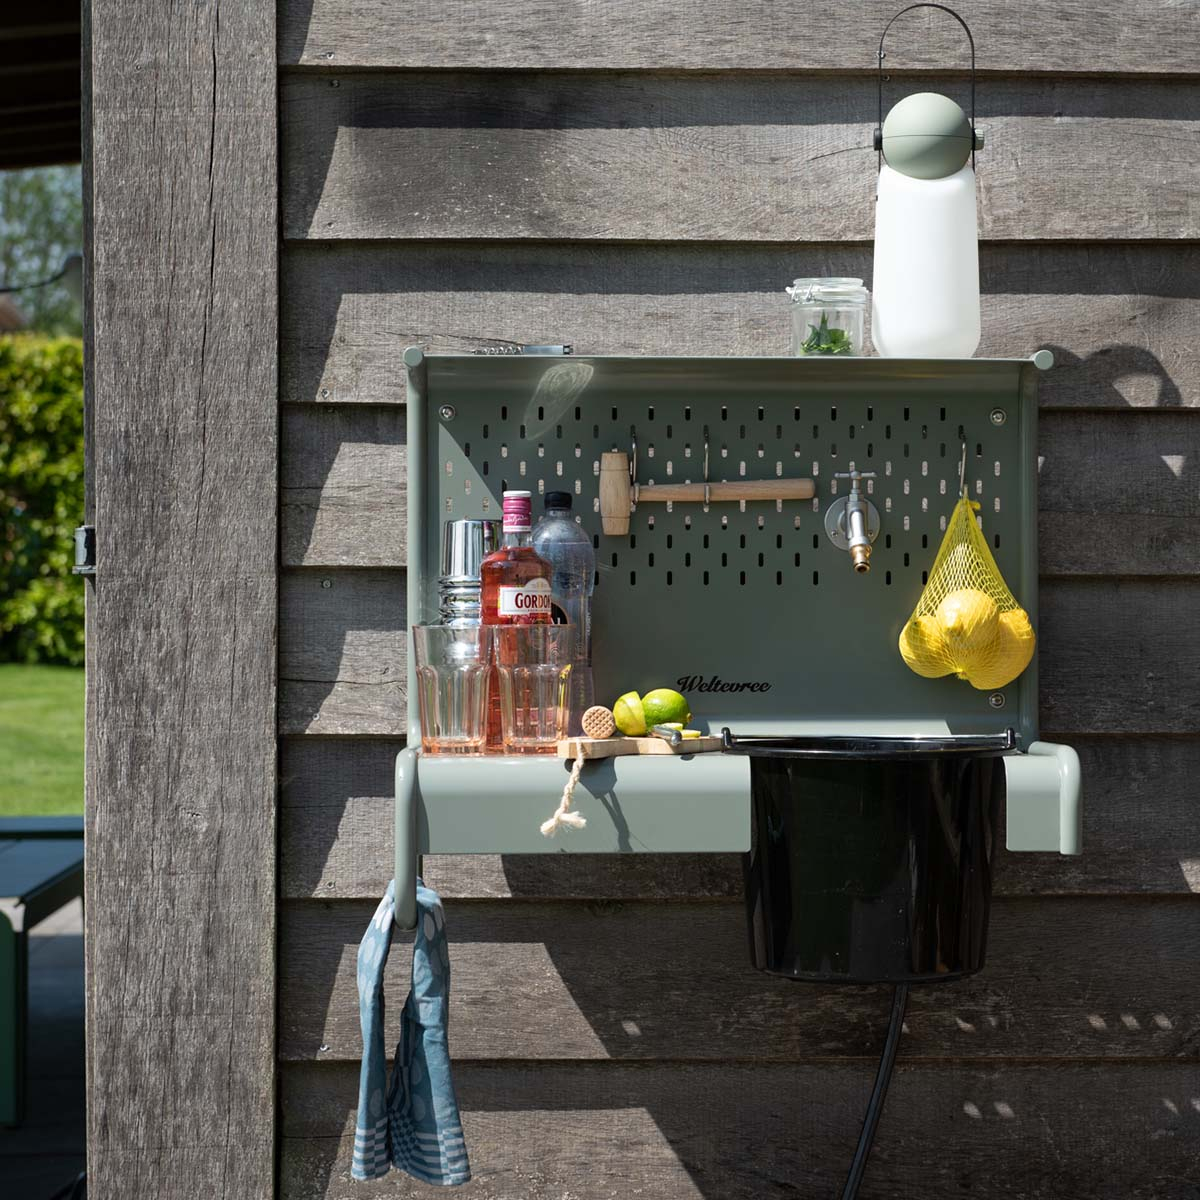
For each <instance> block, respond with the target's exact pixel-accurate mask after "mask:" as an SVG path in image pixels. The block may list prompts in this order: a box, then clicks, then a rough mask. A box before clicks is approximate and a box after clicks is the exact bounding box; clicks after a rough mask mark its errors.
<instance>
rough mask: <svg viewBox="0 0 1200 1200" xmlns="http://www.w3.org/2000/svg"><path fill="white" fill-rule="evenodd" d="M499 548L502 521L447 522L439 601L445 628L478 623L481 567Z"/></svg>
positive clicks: (469, 520) (439, 582)
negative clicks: (446, 626)
mask: <svg viewBox="0 0 1200 1200" xmlns="http://www.w3.org/2000/svg"><path fill="white" fill-rule="evenodd" d="M499 545H500V523H499V521H484V520H480V519H477V518H470V519H466V520H459V521H447V522H446V524H445V527H444V528H443V530H442V570H441V576H440V577H439V579H438V600H439V607H440V611H441V619H442V624H443V625H478V624H479V567H480V564H481V563H482V562H483V560H484V559H485V558H486V557H487V556H488V555H489V554H491V552H492V551H493V550H495V549H496V547H497V546H499Z"/></svg>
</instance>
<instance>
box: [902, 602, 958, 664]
mask: <svg viewBox="0 0 1200 1200" xmlns="http://www.w3.org/2000/svg"><path fill="white" fill-rule="evenodd" d="M900 657H901V658H903V659H904V661H905V662H906V663H907V664H908V666H909V669H910V670H912V671H915V672H916V673H917V674H918V675H922V676H924V678H926V679H937V678H938V677H939V676H941V675H949V674H950V672H951V671H953V670H954V667H953V666H952V665H951V662H950V655H949V652H948V651H947V649H946V642H945V639H944V638H943V637H942V630H941V627H940V626H939V625H938V623H937V621H935V620H934V619H933V617H931V616H928V615H926V616H923V617H917V618H916V620H914V621H909V622H908V624H907V625H905V626H904V628H903V629H902V630H900Z"/></svg>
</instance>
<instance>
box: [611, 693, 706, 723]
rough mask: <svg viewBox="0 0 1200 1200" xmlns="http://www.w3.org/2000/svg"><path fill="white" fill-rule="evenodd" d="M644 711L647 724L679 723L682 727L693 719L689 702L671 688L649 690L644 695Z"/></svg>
mask: <svg viewBox="0 0 1200 1200" xmlns="http://www.w3.org/2000/svg"><path fill="white" fill-rule="evenodd" d="M618 703H619V701H618ZM642 711H643V713H644V714H645V717H646V724H647V725H668V724H677V725H679V727H680V728H682V727H683V726H684V725H686V724H687V723H688V722H689V721H690V720H691V719H692V713H691V709H689V708H688V702H687V701H686V700H685V699H684V698H683V697H682V696H681V695H680V694H679V693H678V692H673V691H671V689H670V688H655V689H654V691H652V692H647V693H646V694H645V695H644V696H643V697H642Z"/></svg>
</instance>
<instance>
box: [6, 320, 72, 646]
mask: <svg viewBox="0 0 1200 1200" xmlns="http://www.w3.org/2000/svg"><path fill="white" fill-rule="evenodd" d="M82 519H83V345H82V343H81V342H80V341H79V339H78V338H67V337H62V338H48V337H42V336H39V335H36V334H16V335H13V336H9V337H0V661H8V662H27V663H32V662H47V663H67V664H69V665H71V666H80V665H82V663H83V586H82V583H81V581H80V580H79V579H78V578H76V577H75V576H73V575H72V574H71V566H72V564H73V562H74V560H75V554H74V545H73V530H74V528H75V526H76V525H78V524H79V523H80V522H81V521H82Z"/></svg>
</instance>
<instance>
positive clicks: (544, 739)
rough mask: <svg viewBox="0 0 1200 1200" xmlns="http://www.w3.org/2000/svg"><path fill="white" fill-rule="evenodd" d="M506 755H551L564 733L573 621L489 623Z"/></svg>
mask: <svg viewBox="0 0 1200 1200" xmlns="http://www.w3.org/2000/svg"><path fill="white" fill-rule="evenodd" d="M490 631H491V634H492V654H493V658H494V660H495V664H496V676H497V679H498V681H499V684H500V734H501V739H502V741H503V743H504V752H505V753H506V754H553V753H554V752H555V750H556V749H557V745H558V740H559V738H563V737H566V736H567V721H568V718H569V696H568V692H567V682H568V680H569V679H570V677H571V660H572V658H573V657H574V654H575V626H574V625H493V626H491V627H490Z"/></svg>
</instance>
